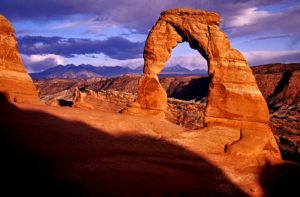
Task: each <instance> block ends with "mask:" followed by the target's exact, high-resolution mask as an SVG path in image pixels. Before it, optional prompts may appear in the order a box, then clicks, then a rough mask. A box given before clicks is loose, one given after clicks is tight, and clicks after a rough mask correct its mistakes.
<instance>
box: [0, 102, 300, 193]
mask: <svg viewBox="0 0 300 197" xmlns="http://www.w3.org/2000/svg"><path fill="white" fill-rule="evenodd" d="M0 129H1V136H0V137H1V138H0V140H1V147H0V148H1V152H0V153H1V156H2V159H1V171H2V172H1V179H2V180H1V183H2V184H1V191H0V192H1V193H5V192H8V193H9V194H10V195H11V196H12V195H15V194H26V195H34V196H249V195H250V196H274V195H275V196H278V195H285V196H286V195H289V194H292V192H294V193H295V192H296V194H297V193H298V194H299V190H298V188H297V185H298V181H299V180H300V168H299V165H297V164H295V163H290V162H282V161H280V162H277V163H274V162H273V163H270V162H266V161H261V160H259V159H257V158H246V157H237V156H230V155H227V154H225V153H223V150H224V147H223V146H220V144H224V140H225V141H226V140H228V141H232V140H234V139H236V138H238V137H239V136H238V135H236V133H237V132H236V131H232V130H231V129H230V128H224V127H215V128H213V129H211V128H210V129H202V130H195V131H193V130H187V129H184V128H183V127H180V126H177V125H175V124H172V123H170V122H168V121H164V120H158V119H154V118H149V117H139V116H131V115H127V114H120V113H112V112H105V111H99V110H98V111H95V110H83V109H74V108H69V107H50V106H34V105H25V104H22V105H21V104H19V105H17V106H14V105H11V104H8V103H4V102H3V101H0ZM220 140H223V142H222V143H220Z"/></svg>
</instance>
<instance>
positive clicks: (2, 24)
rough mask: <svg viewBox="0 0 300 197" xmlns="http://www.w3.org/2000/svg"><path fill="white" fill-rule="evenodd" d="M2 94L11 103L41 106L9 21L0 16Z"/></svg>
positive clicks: (0, 86)
mask: <svg viewBox="0 0 300 197" xmlns="http://www.w3.org/2000/svg"><path fill="white" fill-rule="evenodd" d="M0 84H1V85H0V93H1V95H2V98H3V99H5V100H7V101H9V102H12V103H13V102H16V103H30V104H41V102H40V100H39V98H38V94H37V91H36V88H35V86H34V84H33V82H32V80H31V78H30V76H29V75H28V73H27V71H26V69H25V67H24V65H23V63H22V60H21V58H20V55H19V53H18V45H17V41H16V39H15V36H14V29H13V27H12V25H11V24H10V23H9V21H8V20H7V19H6V18H5V17H4V16H2V15H0Z"/></svg>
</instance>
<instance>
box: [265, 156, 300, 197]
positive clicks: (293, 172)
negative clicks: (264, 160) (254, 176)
mask: <svg viewBox="0 0 300 197" xmlns="http://www.w3.org/2000/svg"><path fill="white" fill-rule="evenodd" d="M299 180H300V165H299V164H297V163H292V162H286V163H284V164H280V165H270V164H266V166H265V167H264V168H263V169H262V170H261V174H260V183H261V185H262V188H263V190H264V196H299ZM297 194H298V195H297Z"/></svg>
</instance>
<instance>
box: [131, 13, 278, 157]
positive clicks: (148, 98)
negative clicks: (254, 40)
mask: <svg viewBox="0 0 300 197" xmlns="http://www.w3.org/2000/svg"><path fill="white" fill-rule="evenodd" d="M219 25H220V18H219V16H218V14H216V13H213V12H206V11H201V10H194V9H173V10H167V11H164V12H162V13H161V16H160V18H159V19H158V21H157V23H156V24H155V25H154V27H153V28H152V30H151V32H150V33H149V35H148V38H147V41H146V44H145V49H144V61H145V65H144V76H143V77H142V78H141V79H140V82H139V90H138V99H137V101H138V103H139V104H140V107H141V108H142V109H149V110H152V111H153V110H157V111H166V106H167V102H166V100H167V95H166V93H165V91H164V90H163V88H162V86H161V85H160V83H159V80H158V77H157V75H158V74H159V73H160V72H161V70H162V69H163V68H164V66H165V64H166V62H167V60H168V59H169V58H170V55H171V53H172V50H173V48H174V47H176V45H177V44H178V43H181V42H188V43H189V44H190V46H191V48H193V49H196V50H197V51H198V52H199V53H200V54H201V55H202V56H203V57H204V58H205V59H206V60H207V62H208V71H209V75H210V77H211V82H210V85H209V94H208V103H207V106H206V109H205V122H206V124H207V125H208V126H209V127H214V126H216V125H225V126H228V127H235V128H239V130H240V132H241V133H240V139H239V142H234V143H231V144H229V145H228V144H227V145H226V144H225V145H224V146H226V147H227V146H229V147H227V148H228V149H227V148H226V149H227V150H230V151H228V152H230V153H233V154H247V155H252V154H261V153H263V152H266V151H267V152H268V153H272V154H273V153H274V154H275V155H279V151H278V147H277V145H276V142H275V140H274V137H273V136H272V133H271V130H270V127H269V126H268V124H269V119H270V117H269V111H268V107H267V104H266V101H265V99H264V98H263V96H262V94H261V92H260V91H259V89H258V87H257V85H256V81H255V78H254V76H253V74H252V70H251V69H250V68H249V66H248V64H247V62H246V60H245V58H244V57H243V55H242V54H241V53H240V52H239V51H238V50H235V49H233V48H231V45H230V42H229V40H228V39H227V37H226V35H225V34H224V32H223V31H222V30H221V29H220V27H219ZM212 129H213V128H212Z"/></svg>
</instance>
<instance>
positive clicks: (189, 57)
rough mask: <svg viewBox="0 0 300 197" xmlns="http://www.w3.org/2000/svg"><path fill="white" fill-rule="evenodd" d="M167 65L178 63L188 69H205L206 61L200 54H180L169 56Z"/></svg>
mask: <svg viewBox="0 0 300 197" xmlns="http://www.w3.org/2000/svg"><path fill="white" fill-rule="evenodd" d="M166 65H167V66H176V65H180V66H182V67H186V68H188V69H191V70H194V69H204V70H207V61H206V60H205V59H204V58H203V57H202V56H201V55H200V54H185V55H181V56H175V57H171V58H170V59H169V61H168V62H167V64H166Z"/></svg>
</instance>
